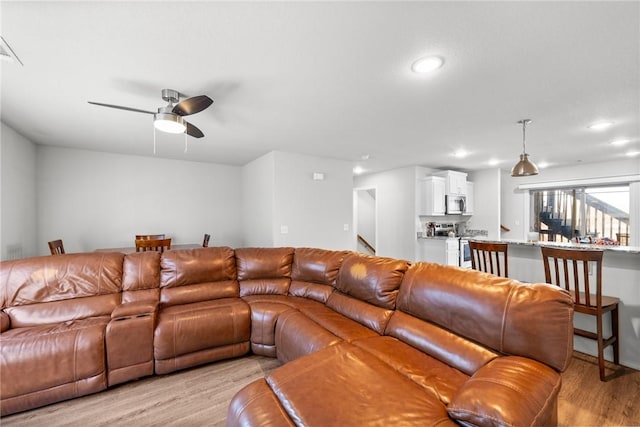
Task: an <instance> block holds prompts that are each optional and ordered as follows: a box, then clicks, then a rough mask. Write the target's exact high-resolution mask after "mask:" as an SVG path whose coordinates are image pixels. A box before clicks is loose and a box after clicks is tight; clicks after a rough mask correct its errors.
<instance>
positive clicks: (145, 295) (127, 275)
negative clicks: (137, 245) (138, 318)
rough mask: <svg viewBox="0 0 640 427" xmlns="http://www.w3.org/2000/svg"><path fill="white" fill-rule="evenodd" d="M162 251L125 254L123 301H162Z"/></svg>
mask: <svg viewBox="0 0 640 427" xmlns="http://www.w3.org/2000/svg"><path fill="white" fill-rule="evenodd" d="M160 255H161V254H160V252H156V251H146V252H133V253H130V254H127V255H125V257H124V265H123V275H122V302H123V303H129V302H134V301H141V300H153V301H160Z"/></svg>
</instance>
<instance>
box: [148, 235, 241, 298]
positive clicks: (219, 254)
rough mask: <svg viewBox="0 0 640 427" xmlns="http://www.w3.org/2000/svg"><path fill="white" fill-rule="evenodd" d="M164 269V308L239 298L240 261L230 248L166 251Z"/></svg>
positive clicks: (161, 272) (161, 277)
mask: <svg viewBox="0 0 640 427" xmlns="http://www.w3.org/2000/svg"><path fill="white" fill-rule="evenodd" d="M160 267H161V270H160V303H161V304H162V305H164V306H171V305H179V304H190V303H194V302H200V301H208V300H212V299H220V298H233V297H238V295H239V289H238V282H237V280H236V260H235V257H234V251H233V249H231V248H229V247H210V248H197V249H181V250H171V251H165V252H163V254H162V256H161V259H160Z"/></svg>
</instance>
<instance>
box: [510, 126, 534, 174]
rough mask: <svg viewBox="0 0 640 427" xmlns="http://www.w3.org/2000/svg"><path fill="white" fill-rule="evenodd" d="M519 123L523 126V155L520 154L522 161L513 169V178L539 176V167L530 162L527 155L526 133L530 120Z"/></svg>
mask: <svg viewBox="0 0 640 427" xmlns="http://www.w3.org/2000/svg"><path fill="white" fill-rule="evenodd" d="M518 123H521V124H522V154H520V161H519V162H518V163H516V165H515V166H514V167H513V169H511V176H531V175H538V167H537V166H536V165H535V163H533V162H532V161H531V160H529V155H528V154H527V146H526V142H525V132H526V128H527V125H528V124H529V123H531V120H530V119H523V120H519V121H518Z"/></svg>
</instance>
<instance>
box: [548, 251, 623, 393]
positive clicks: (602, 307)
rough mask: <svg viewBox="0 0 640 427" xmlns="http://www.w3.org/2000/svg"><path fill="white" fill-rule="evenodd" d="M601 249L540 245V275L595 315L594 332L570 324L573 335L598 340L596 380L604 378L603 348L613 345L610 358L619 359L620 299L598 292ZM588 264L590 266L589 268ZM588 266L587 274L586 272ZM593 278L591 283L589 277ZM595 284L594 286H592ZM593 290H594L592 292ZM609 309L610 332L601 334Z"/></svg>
mask: <svg viewBox="0 0 640 427" xmlns="http://www.w3.org/2000/svg"><path fill="white" fill-rule="evenodd" d="M603 254H604V252H603V251H601V250H586V249H559V248H549V247H543V248H542V260H543V262H544V276H545V280H546V282H547V283H551V284H554V285H557V286H560V287H564V289H566V290H567V291H569V292H570V293H571V296H572V298H573V301H574V310H575V311H576V312H578V313H584V314H588V315H591V316H595V318H596V332H595V333H593V332H591V331H587V330H584V329H578V328H574V333H575V334H576V335H579V336H582V337H586V338H590V339H592V340H595V341H597V342H598V367H599V368H600V381H604V378H605V376H604V349H605V348H607V347H608V346H613V362H614V363H615V364H616V365H617V364H619V363H620V349H619V342H620V338H619V335H618V305H619V303H620V299H619V298H616V297H610V296H605V295H602V256H603ZM590 265H591V268H590ZM589 270H591V275H590V273H589ZM589 277H592V278H594V279H595V285H594V284H592V283H591V282H590V280H589ZM594 286H595V289H593V287H594ZM594 291H595V293H593V292H594ZM606 313H611V314H610V315H611V335H610V336H609V337H608V338H605V337H604V332H603V326H602V324H603V321H602V320H603V317H604V315H605V314H606Z"/></svg>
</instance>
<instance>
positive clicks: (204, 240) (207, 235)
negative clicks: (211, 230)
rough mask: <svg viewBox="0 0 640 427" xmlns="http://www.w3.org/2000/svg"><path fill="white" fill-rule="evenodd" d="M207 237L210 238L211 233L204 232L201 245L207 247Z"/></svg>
mask: <svg viewBox="0 0 640 427" xmlns="http://www.w3.org/2000/svg"><path fill="white" fill-rule="evenodd" d="M209 239H211V234H206V233H205V235H204V238H203V239H202V247H203V248H208V247H209Z"/></svg>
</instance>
